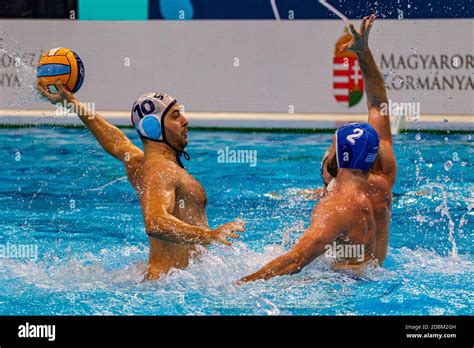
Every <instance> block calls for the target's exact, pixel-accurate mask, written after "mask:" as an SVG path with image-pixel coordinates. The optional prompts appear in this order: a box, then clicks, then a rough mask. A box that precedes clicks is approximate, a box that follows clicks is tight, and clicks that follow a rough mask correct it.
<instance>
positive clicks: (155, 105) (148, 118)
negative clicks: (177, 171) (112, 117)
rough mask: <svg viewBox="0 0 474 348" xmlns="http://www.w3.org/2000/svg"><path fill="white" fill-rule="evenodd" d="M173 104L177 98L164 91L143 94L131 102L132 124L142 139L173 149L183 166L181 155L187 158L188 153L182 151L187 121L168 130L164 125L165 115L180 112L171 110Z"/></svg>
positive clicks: (185, 140) (184, 143)
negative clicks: (163, 144)
mask: <svg viewBox="0 0 474 348" xmlns="http://www.w3.org/2000/svg"><path fill="white" fill-rule="evenodd" d="M175 105H177V100H176V99H175V98H174V97H172V96H170V95H168V94H166V93H147V94H144V95H142V96H141V97H139V98H138V99H137V100H136V101H135V103H133V107H132V124H133V126H134V127H135V130H136V131H137V132H138V135H139V136H140V138H141V139H142V140H143V139H146V140H150V141H155V142H162V143H165V144H166V145H168V146H169V147H170V148H171V149H173V150H174V151H175V152H176V159H177V161H178V164H179V165H180V166H181V167H184V166H183V163H182V162H181V155H184V158H185V159H186V160H189V155H188V153H187V152H186V151H184V148H185V147H186V145H187V129H186V126H187V121H184V122H185V124H184V125H183V124H181V127H172V128H168V130H167V127H165V118H166V116H167V115H170V117H171V119H173V118H174V116H179V114H180V112H179V109H178V108H175V110H172V109H173V107H174V106H175ZM173 131H175V133H176V134H174V133H173ZM168 133H169V134H168ZM183 138H184V141H183Z"/></svg>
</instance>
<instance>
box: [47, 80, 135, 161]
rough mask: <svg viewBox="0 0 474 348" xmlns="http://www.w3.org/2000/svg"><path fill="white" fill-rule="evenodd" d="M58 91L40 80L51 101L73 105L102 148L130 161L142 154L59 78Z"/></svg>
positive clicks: (120, 159) (121, 159)
mask: <svg viewBox="0 0 474 348" xmlns="http://www.w3.org/2000/svg"><path fill="white" fill-rule="evenodd" d="M56 88H57V90H58V92H57V93H51V92H50V91H49V89H48V88H47V87H46V86H45V84H44V83H43V82H42V81H41V79H39V80H38V90H39V92H40V93H41V94H42V95H43V96H44V97H46V98H47V99H48V100H49V101H50V102H51V103H53V104H57V103H60V104H61V105H64V104H65V103H64V102H67V105H71V106H72V107H73V109H74V111H75V112H76V113H77V115H78V116H79V118H80V119H81V121H82V122H83V123H84V125H85V126H86V127H87V128H89V130H90V131H91V132H92V134H93V135H94V136H95V138H96V139H97V141H98V142H99V144H100V145H101V146H102V148H103V149H104V150H105V151H106V152H107V153H109V154H110V155H112V156H113V157H115V158H116V159H118V160H119V161H121V162H122V163H126V162H128V161H129V160H130V159H131V158H132V157H134V156H142V155H143V153H142V151H141V150H140V149H139V148H138V147H137V146H135V145H134V144H133V143H132V142H131V141H130V139H128V138H127V136H126V135H125V134H124V133H123V132H122V131H121V130H120V129H118V128H117V127H115V126H114V125H112V124H110V123H109V122H107V121H106V120H105V119H104V118H103V117H102V116H100V115H99V114H98V113H96V112H95V111H93V110H91V109H89V108H88V107H86V106H85V105H84V104H82V103H81V102H80V101H79V100H78V99H77V98H76V97H75V96H74V94H73V93H71V92H69V91H67V90H66V89H65V88H64V86H63V85H62V83H61V81H60V80H59V79H58V80H57V81H56Z"/></svg>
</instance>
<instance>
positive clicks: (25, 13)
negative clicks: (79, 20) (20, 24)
mask: <svg viewBox="0 0 474 348" xmlns="http://www.w3.org/2000/svg"><path fill="white" fill-rule="evenodd" d="M70 10H75V11H76V17H77V0H0V18H69V15H70V13H69V11H70Z"/></svg>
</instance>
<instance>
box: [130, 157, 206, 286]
mask: <svg viewBox="0 0 474 348" xmlns="http://www.w3.org/2000/svg"><path fill="white" fill-rule="evenodd" d="M148 161H152V162H154V163H147V164H146V166H145V165H144V156H143V155H142V156H135V158H133V159H131V161H130V164H129V165H128V166H126V169H127V176H128V179H129V181H130V183H131V184H132V186H133V188H134V189H135V190H136V192H137V193H138V194H139V195H140V194H141V187H143V185H142V184H141V183H142V181H143V178H144V177H145V176H146V175H157V173H158V171H159V170H160V168H163V166H174V167H176V168H174V169H175V170H174V173H175V177H176V191H175V197H174V204H173V206H172V208H171V214H172V215H173V216H174V217H176V218H177V219H179V220H181V221H183V222H185V223H188V224H190V225H196V226H201V227H205V228H208V222H207V215H206V203H207V197H206V191H205V190H204V188H203V187H202V185H201V184H200V183H199V182H198V181H197V180H196V179H195V178H194V177H193V176H192V175H191V174H189V173H188V172H187V171H186V170H185V169H183V168H181V167H179V166H178V165H177V164H176V163H174V162H172V161H169V160H167V159H165V158H154V159H149V160H148ZM146 168H152V170H150V169H146ZM148 238H149V241H150V256H149V269H148V276H147V277H148V279H156V278H158V277H159V276H160V274H167V273H168V272H169V271H170V269H172V268H179V269H183V268H186V267H187V266H188V264H189V260H190V258H191V257H192V256H193V254H194V253H195V252H196V246H195V245H193V244H183V243H176V242H173V241H168V240H165V239H160V238H156V237H151V236H149V237H148Z"/></svg>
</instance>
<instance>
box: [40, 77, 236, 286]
mask: <svg viewBox="0 0 474 348" xmlns="http://www.w3.org/2000/svg"><path fill="white" fill-rule="evenodd" d="M56 89H57V92H54V93H53V92H51V91H50V90H49V89H48V88H47V86H46V85H45V83H44V82H42V81H38V90H39V91H40V93H41V94H42V95H43V96H44V97H46V98H47V99H48V100H49V101H50V102H52V103H53V104H57V103H60V104H61V105H64V104H65V103H66V102H67V103H68V105H71V107H73V108H74V111H75V112H76V113H77V115H78V116H79V118H80V119H81V121H82V122H83V123H84V125H85V126H86V127H87V128H88V129H89V130H90V131H91V133H92V135H94V137H95V138H96V139H97V141H98V142H99V144H100V145H101V146H102V148H103V149H104V150H105V151H106V152H107V153H109V154H110V155H112V156H113V157H114V158H116V159H118V160H119V161H120V162H121V163H122V164H123V165H124V167H125V171H126V173H127V177H128V180H129V182H130V184H131V185H132V186H133V188H134V189H135V191H136V192H137V193H138V195H139V197H140V204H141V208H142V213H143V217H144V220H145V229H146V232H147V234H148V236H149V242H150V249H149V250H150V254H149V259H148V260H149V262H148V272H147V278H148V279H157V278H159V277H160V276H163V275H166V274H168V272H169V271H170V270H171V269H173V268H181V269H182V268H186V267H187V266H188V264H189V260H190V259H191V258H192V257H193V256H194V255H196V254H197V253H196V251H197V250H198V249H197V248H196V247H197V245H201V246H205V245H207V244H209V243H211V242H214V241H217V242H219V243H223V244H226V245H230V244H231V243H230V242H229V241H228V239H229V238H238V237H239V236H238V235H237V232H243V231H244V224H243V222H241V221H233V222H228V223H225V224H223V225H221V226H219V227H217V228H215V229H211V228H209V225H208V221H207V214H206V204H207V198H206V191H205V190H204V188H203V187H202V185H201V184H200V183H199V182H198V181H197V180H196V179H195V178H194V177H193V176H192V175H191V174H189V173H188V172H187V171H186V170H185V169H184V168H183V164H182V163H181V160H180V157H181V155H182V154H183V155H184V157H185V158H186V159H189V156H188V154H187V153H186V152H184V149H185V147H186V146H187V144H188V139H187V133H188V131H187V125H188V120H187V119H186V118H185V117H184V115H182V113H181V112H180V105H179V103H178V102H177V101H176V99H174V98H173V97H171V96H169V95H167V94H165V93H147V94H144V95H142V96H141V97H140V98H138V99H137V101H136V102H135V103H134V104H133V108H132V123H133V125H134V127H135V129H136V130H137V132H138V134H139V136H140V138H141V140H142V142H143V147H144V151H142V150H141V149H140V148H139V147H138V146H136V145H135V144H134V143H133V142H132V141H130V139H128V138H127V136H126V135H125V134H124V133H123V132H122V131H121V130H120V129H119V128H117V127H115V126H114V125H112V124H110V123H109V122H107V120H106V119H104V118H103V117H102V116H100V115H99V114H98V113H96V112H95V110H91V109H89V108H88V107H87V106H86V105H85V104H82V103H81V102H80V101H79V100H78V99H77V98H76V96H75V95H74V94H73V93H71V92H69V91H67V90H66V89H65V88H64V86H63V85H62V83H61V80H57V81H56Z"/></svg>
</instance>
